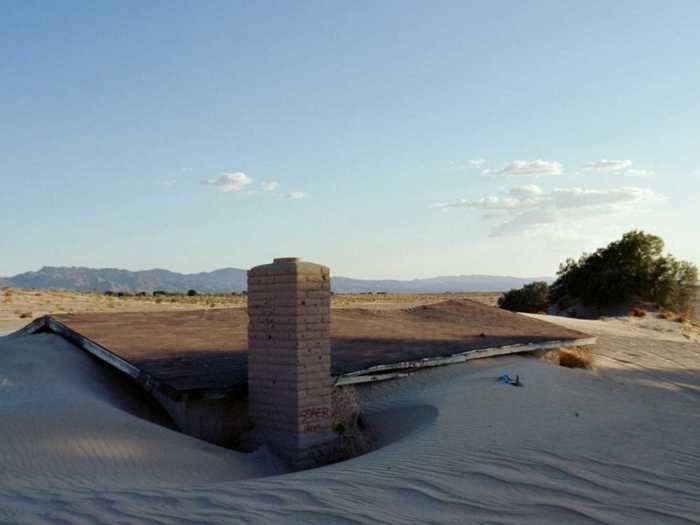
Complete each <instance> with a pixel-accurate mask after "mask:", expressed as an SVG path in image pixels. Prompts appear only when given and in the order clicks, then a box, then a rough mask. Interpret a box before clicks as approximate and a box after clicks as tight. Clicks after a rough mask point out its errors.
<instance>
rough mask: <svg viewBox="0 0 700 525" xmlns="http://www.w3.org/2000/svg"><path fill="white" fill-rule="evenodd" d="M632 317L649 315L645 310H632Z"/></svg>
mask: <svg viewBox="0 0 700 525" xmlns="http://www.w3.org/2000/svg"><path fill="white" fill-rule="evenodd" d="M630 316H631V317H646V316H647V313H646V311H645V310H642V309H641V308H632V309H631V310H630Z"/></svg>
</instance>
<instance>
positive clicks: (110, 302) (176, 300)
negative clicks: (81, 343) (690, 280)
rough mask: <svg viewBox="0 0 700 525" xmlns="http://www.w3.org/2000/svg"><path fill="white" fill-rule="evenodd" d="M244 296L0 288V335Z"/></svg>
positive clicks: (350, 300)
mask: <svg viewBox="0 0 700 525" xmlns="http://www.w3.org/2000/svg"><path fill="white" fill-rule="evenodd" d="M500 295H501V294H499V293H484V292H470V293H453V294H337V295H334V296H333V299H332V305H333V308H373V309H396V308H408V307H411V306H419V305H423V304H432V303H437V302H440V301H445V300H449V299H471V300H472V301H477V302H480V303H483V304H488V305H490V306H495V305H496V302H497V301H498V298H499V297H500ZM246 302H247V300H246V297H245V296H242V295H232V294H213V295H197V296H194V297H188V296H186V295H178V296H166V297H153V296H143V297H142V296H131V297H118V296H108V295H104V294H100V293H81V292H75V291H71V290H46V289H28V288H0V335H2V334H3V333H10V332H12V331H14V330H16V329H18V328H20V327H22V326H24V325H26V324H29V323H30V322H31V321H32V320H33V319H36V318H37V317H41V316H42V315H47V314H52V315H53V314H71V313H111V312H171V311H183V310H201V309H213V308H234V307H244V306H246Z"/></svg>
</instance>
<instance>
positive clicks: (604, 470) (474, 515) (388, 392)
mask: <svg viewBox="0 0 700 525" xmlns="http://www.w3.org/2000/svg"><path fill="white" fill-rule="evenodd" d="M616 337H617V339H616ZM601 348H602V350H600V352H601V356H600V357H601V359H600V366H599V369H598V370H597V371H596V372H588V371H582V370H569V369H564V368H559V367H555V366H552V365H549V364H547V363H544V362H542V361H539V360H537V359H533V358H526V357H508V358H497V359H489V360H482V361H473V362H470V363H467V364H462V365H453V366H449V367H443V368H439V369H432V370H427V371H424V372H422V373H420V374H416V375H414V376H412V377H410V378H407V379H403V380H400V381H392V382H386V383H383V384H382V383H380V384H377V385H374V386H371V387H368V388H366V389H365V390H363V392H362V396H363V399H364V400H365V404H366V409H367V411H368V413H369V418H368V419H369V423H370V425H371V426H372V427H373V428H375V430H377V431H378V432H379V445H380V448H378V449H377V450H375V451H374V452H371V453H369V454H367V455H365V456H362V457H359V458H356V459H354V460H351V461H347V462H344V463H339V464H336V465H331V466H328V467H324V468H320V469H316V470H313V471H307V472H300V473H294V474H284V473H283V470H282V468H281V466H280V465H279V464H278V463H277V462H276V461H275V459H274V457H272V456H271V455H269V454H268V453H267V452H266V451H264V450H260V451H258V452H257V453H255V454H252V455H251V454H240V453H237V452H233V451H230V450H226V449H221V448H218V447H215V446H212V445H209V444H206V443H203V442H201V441H198V440H195V439H192V438H189V437H187V436H184V435H182V434H179V433H177V432H175V431H173V430H170V429H168V428H167V427H164V426H163V425H162V424H163V423H165V424H167V421H166V420H165V419H164V417H163V415H162V413H161V412H160V411H159V410H158V408H157V407H155V406H153V405H151V404H149V403H148V402H147V401H146V400H145V399H144V398H143V396H141V395H140V394H138V391H137V390H133V389H131V388H129V387H128V386H125V384H124V381H123V380H121V379H118V378H117V377H115V376H114V375H113V374H111V373H108V372H106V371H105V370H104V369H103V368H102V367H101V366H100V365H98V364H97V363H96V362H95V361H94V360H92V358H90V357H89V356H88V355H86V354H84V353H82V352H80V351H78V350H76V349H75V348H73V347H71V346H70V345H69V344H67V343H66V342H65V341H63V340H62V339H60V338H59V337H57V336H54V335H48V334H43V335H35V336H23V337H9V338H1V339H0V466H1V468H0V523H36V522H59V523H86V524H87V523H89V524H93V523H109V524H113V523H154V522H155V523H189V524H191V523H270V522H274V523H279V522H287V523H431V522H432V523H512V524H522V523H533V524H534V523H567V522H568V523H697V519H698V515H700V471H699V469H698V465H700V439H698V436H700V411H698V403H699V402H700V397H698V395H697V391H696V390H695V388H697V387H698V386H699V383H700V380H699V375H700V372H699V368H700V366H699V365H700V358H699V357H698V350H699V349H700V345H698V344H695V343H691V342H685V343H684V342H680V341H663V340H651V339H644V338H642V337H637V338H636V339H635V338H634V337H626V338H624V341H621V340H619V336H610V335H608V336H605V335H603V336H601ZM629 353H633V354H634V353H637V354H639V355H640V356H643V360H644V363H645V364H644V366H643V368H644V369H646V370H651V371H652V372H649V373H650V374H652V375H651V376H649V375H647V376H644V377H643V378H642V379H643V380H639V369H638V367H637V366H636V365H635V364H634V360H632V361H631V364H629V365H626V364H625V363H624V362H623V361H626V360H627V361H629V357H634V356H629V355H628V357H627V358H624V357H623V356H624V355H627V354H629ZM672 355H673V356H675V357H674V358H673V359H675V361H674V364H673V365H670V364H668V359H669V356H672ZM616 356H617V357H616ZM617 358H619V359H617ZM640 359H641V358H640ZM606 360H607V361H606ZM655 360H656V361H657V363H658V365H659V366H657V367H656V369H655V368H654V366H655V365H654V361H655ZM611 363H612V364H611ZM663 363H666V364H665V365H664V364H663ZM662 365H663V366H662ZM664 366H665V367H666V368H665V369H664V368H663V367H664ZM654 370H656V372H653V371H654ZM503 373H509V374H511V375H514V374H519V375H520V378H521V380H522V382H523V383H524V387H522V388H516V387H512V386H509V385H504V384H501V383H498V382H497V381H496V378H497V377H498V376H499V375H501V374H503ZM654 374H655V375H654ZM680 383H682V386H680V387H678V388H672V387H673V385H676V386H677V385H678V384H680ZM669 384H670V385H671V388H669Z"/></svg>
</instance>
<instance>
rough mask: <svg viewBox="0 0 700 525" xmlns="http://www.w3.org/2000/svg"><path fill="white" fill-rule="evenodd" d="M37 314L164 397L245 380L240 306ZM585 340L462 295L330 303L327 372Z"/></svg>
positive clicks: (244, 320) (222, 388)
mask: <svg viewBox="0 0 700 525" xmlns="http://www.w3.org/2000/svg"><path fill="white" fill-rule="evenodd" d="M46 319H47V321H50V323H49V324H50V329H51V330H52V331H54V332H57V333H61V334H62V335H64V336H65V337H67V338H68V339H69V340H71V341H72V342H74V343H76V344H78V345H79V346H82V347H83V348H85V349H87V350H88V351H91V352H92V353H93V354H95V355H97V357H99V358H102V359H103V360H104V361H107V362H108V363H111V364H113V365H115V366H117V368H121V369H122V370H123V371H126V372H127V373H130V374H131V375H132V376H134V377H135V378H137V379H139V380H140V381H141V382H142V383H148V384H150V385H151V386H158V387H159V388H160V389H161V390H163V391H164V392H165V393H166V394H168V395H169V396H171V397H180V396H181V395H182V394H190V395H191V394H195V393H198V394H200V395H201V394H202V393H211V392H226V391H234V390H236V389H240V388H241V387H243V388H245V387H246V386H247V353H248V341H247V329H248V313H247V310H246V309H245V308H229V309H210V310H189V311H177V312H173V311H169V312H122V313H85V314H64V315H54V316H50V317H48V318H46ZM586 337H588V336H586V335H585V334H582V333H580V332H576V331H574V330H569V329H566V328H563V327H560V326H557V325H554V324H551V323H547V322H544V321H540V320H538V319H532V318H530V317H526V316H523V315H518V314H515V313H512V312H508V311H506V310H502V309H499V308H494V307H491V306H487V305H484V304H481V303H477V302H474V301H469V300H459V301H445V302H441V303H435V304H430V305H423V306H417V307H413V308H407V309H390V310H386V309H383V310H372V309H362V308H338V309H332V310H331V372H332V374H333V375H334V376H344V375H347V374H351V375H357V374H358V373H362V371H363V370H368V369H372V368H373V367H374V368H382V366H384V365H386V366H385V368H386V367H388V368H390V367H391V365H393V364H396V363H406V362H414V361H420V360H426V359H430V358H440V357H447V356H453V355H455V354H462V353H465V352H467V353H468V352H472V351H475V352H476V351H478V350H479V349H486V348H490V349H497V348H501V347H510V346H511V345H516V347H514V349H513V352H516V351H523V348H522V347H521V345H532V344H535V343H547V342H558V341H562V342H567V341H570V342H571V341H576V340H580V339H582V338H586ZM86 345H88V346H90V345H91V347H90V348H86ZM93 347H94V348H96V349H97V351H93V350H91V348H93ZM519 347H520V349H518V348H519ZM500 353H510V352H500Z"/></svg>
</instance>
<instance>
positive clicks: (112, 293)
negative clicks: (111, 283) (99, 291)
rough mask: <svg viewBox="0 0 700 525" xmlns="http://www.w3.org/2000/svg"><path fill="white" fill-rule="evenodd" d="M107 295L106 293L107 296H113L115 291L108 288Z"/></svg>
mask: <svg viewBox="0 0 700 525" xmlns="http://www.w3.org/2000/svg"><path fill="white" fill-rule="evenodd" d="M105 295H106V296H107V297H112V296H113V295H114V292H113V291H112V290H107V291H106V292H105Z"/></svg>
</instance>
